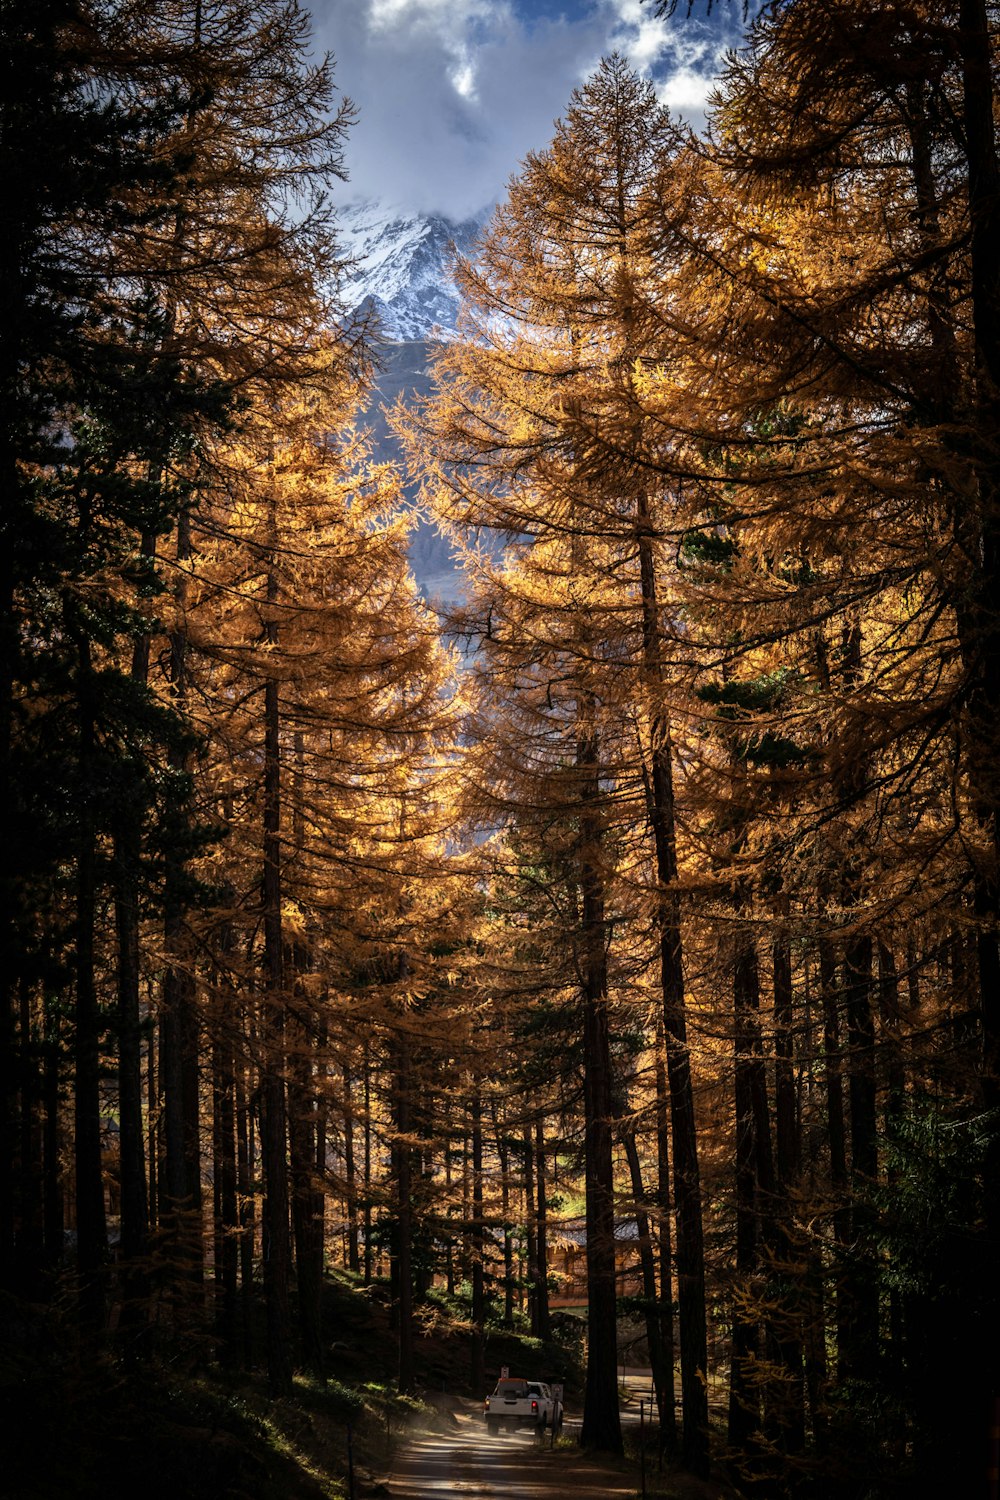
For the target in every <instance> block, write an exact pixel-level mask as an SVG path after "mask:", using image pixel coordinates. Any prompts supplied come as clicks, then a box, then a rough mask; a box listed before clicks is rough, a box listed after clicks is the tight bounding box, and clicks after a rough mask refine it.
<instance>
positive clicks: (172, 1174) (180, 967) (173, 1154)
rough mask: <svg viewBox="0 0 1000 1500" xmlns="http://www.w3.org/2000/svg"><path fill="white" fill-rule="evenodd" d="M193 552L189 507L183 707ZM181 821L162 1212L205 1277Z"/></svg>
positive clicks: (182, 705) (176, 635)
mask: <svg viewBox="0 0 1000 1500" xmlns="http://www.w3.org/2000/svg"><path fill="white" fill-rule="evenodd" d="M190 557H191V518H190V516H189V515H188V513H187V512H186V511H185V512H184V513H182V515H181V516H180V517H179V519H178V524H177V562H178V569H177V579H178V581H177V586H176V596H177V613H178V619H179V621H180V623H179V625H178V626H177V628H176V629H174V630H173V631H172V632H171V635H170V691H171V698H172V702H173V706H174V708H175V709H176V711H177V712H178V713H179V714H182V715H183V714H184V713H185V712H186V704H187V697H188V639H187V629H186V626H185V624H184V620H183V612H184V608H185V604H186V599H187V582H186V579H187V566H188V563H189V560H190ZM169 758H170V764H171V769H172V771H173V772H174V773H175V774H176V775H177V777H178V778H182V777H184V776H186V775H187V773H188V771H189V769H190V766H189V761H190V752H189V751H188V750H187V749H186V748H183V747H180V748H175V749H173V750H171V752H170V757H169ZM185 832H186V830H185V829H183V827H182V826H181V825H180V821H179V819H178V821H177V825H176V826H175V828H174V829H173V843H172V847H168V850H167V856H166V875H165V891H164V947H165V950H166V960H167V961H166V969H165V972H164V977H163V1015H162V1019H161V1023H160V1088H161V1090H162V1093H163V1145H164V1173H163V1174H162V1175H161V1218H162V1219H163V1220H165V1228H166V1230H167V1233H168V1243H169V1251H168V1254H169V1258H170V1259H171V1260H172V1261H173V1262H174V1275H175V1277H178V1278H179V1279H180V1280H181V1281H185V1280H187V1281H193V1282H195V1283H198V1282H200V1281H201V1279H202V1275H203V1255H204V1251H203V1239H202V1224H201V1209H202V1204H201V1138H200V1121H199V1077H198V1041H199V1037H198V1031H199V1026H198V1015H197V1011H196V1008H195V999H194V982H193V978H192V973H191V953H190V943H189V937H188V932H187V923H186V920H185V917H186V908H187V897H186V885H187V875H186V868H185V867H186V858H185V855H184V853H183V848H184V834H185Z"/></svg>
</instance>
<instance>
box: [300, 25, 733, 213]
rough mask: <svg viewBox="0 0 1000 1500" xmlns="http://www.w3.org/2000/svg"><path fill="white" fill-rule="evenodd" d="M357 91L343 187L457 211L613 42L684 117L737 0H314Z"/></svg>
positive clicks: (512, 163) (512, 167)
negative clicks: (662, 15)
mask: <svg viewBox="0 0 1000 1500" xmlns="http://www.w3.org/2000/svg"><path fill="white" fill-rule="evenodd" d="M312 8H313V16H314V23H315V31H316V41H317V45H318V47H320V48H325V49H328V50H330V51H331V52H332V53H333V54H334V57H335V59H336V63H337V74H336V77H337V82H338V85H339V86H340V88H341V89H342V90H343V91H344V93H346V94H348V95H349V96H350V97H351V98H352V99H353V100H354V103H355V104H356V105H357V107H358V110H359V113H360V119H359V122H358V124H357V125H356V126H355V127H354V130H353V131H352V133H351V139H350V142H349V146H348V152H347V158H348V166H349V169H350V173H351V181H350V183H349V185H348V186H347V188H346V189H344V190H343V197H344V200H345V201H346V200H347V199H348V198H353V197H363V198H372V197H377V198H384V199H387V200H388V201H390V202H392V203H394V204H396V205H398V206H399V207H402V208H406V209H413V210H419V211H424V212H427V211H434V212H441V213H446V214H448V215H450V216H452V217H455V218H461V217H464V216H466V215H468V214H472V213H475V212H476V211H477V210H479V209H481V208H484V207H486V206H487V205H488V204H489V203H490V202H492V201H493V200H494V199H495V198H497V197H498V196H501V195H502V194H503V191H504V187H505V184H506V182H507V181H508V179H509V178H510V176H511V175H512V174H513V173H515V172H516V171H517V169H518V165H519V163H520V162H521V161H522V160H523V158H524V155H525V153H526V152H527V151H529V150H531V149H533V148H540V147H544V146H545V145H546V144H547V143H548V141H549V140H550V139H551V135H552V124H553V121H554V120H555V119H556V118H557V117H558V116H559V115H560V114H561V113H562V112H563V110H564V109H565V107H566V104H567V102H568V100H569V96H570V94H571V93H572V91H573V89H574V88H575V87H576V86H577V85H578V84H580V83H581V82H583V80H584V79H585V78H586V77H587V76H588V74H589V73H590V72H591V71H592V70H593V68H594V67H595V66H596V64H597V63H598V62H599V61H600V59H601V57H602V56H604V55H606V54H607V53H609V52H611V51H614V50H617V51H619V52H621V53H623V54H624V55H625V56H626V57H628V58H629V59H630V61H631V62H632V64H633V66H634V67H635V68H636V69H637V70H638V71H639V72H640V73H642V74H644V75H645V76H647V77H649V78H651V79H652V80H653V82H654V84H655V86H656V88H657V92H658V94H659V96H660V99H661V101H662V102H663V103H664V104H666V105H667V106H668V107H669V108H670V109H672V110H673V111H674V112H675V113H679V114H682V115H684V116H685V117H686V118H687V119H689V120H691V121H692V122H693V123H694V124H696V125H697V124H699V123H700V122H701V121H702V120H703V118H704V105H705V100H706V96H707V94H708V91H709V89H710V87H711V80H712V78H713V76H714V75H715V74H716V73H717V71H718V68H719V65H720V62H721V59H722V56H723V53H724V50H725V47H726V45H727V44H733V43H735V42H737V41H738V39H739V36H740V17H741V14H742V6H741V5H740V4H739V3H738V0H729V3H728V4H727V3H726V0H721V3H719V0H717V3H716V5H715V7H714V10H713V14H712V16H711V18H710V19H709V20H706V18H705V16H704V6H703V5H702V6H701V7H696V13H695V14H694V15H693V16H692V17H690V18H689V17H688V16H687V15H686V6H685V5H684V4H683V0H682V5H681V7H680V10H681V13H680V14H678V15H676V16H674V17H673V18H671V19H664V20H658V19H657V18H656V17H655V15H654V14H653V9H652V6H651V5H650V4H642V3H641V0H575V3H574V0H562V3H560V0H313V7H312Z"/></svg>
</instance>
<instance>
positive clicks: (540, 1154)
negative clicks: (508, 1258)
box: [535, 1116, 552, 1339]
mask: <svg viewBox="0 0 1000 1500" xmlns="http://www.w3.org/2000/svg"><path fill="white" fill-rule="evenodd" d="M535 1205H536V1221H537V1225H538V1230H537V1234H536V1245H535V1252H536V1254H537V1256H538V1280H537V1283H536V1288H537V1291H536V1297H537V1317H536V1322H537V1324H538V1337H539V1338H540V1339H547V1338H549V1337H551V1334H552V1321H551V1318H550V1315H549V1217H548V1205H547V1203H546V1201H545V1121H544V1120H543V1119H542V1118H541V1116H539V1118H538V1119H537V1120H536V1121H535Z"/></svg>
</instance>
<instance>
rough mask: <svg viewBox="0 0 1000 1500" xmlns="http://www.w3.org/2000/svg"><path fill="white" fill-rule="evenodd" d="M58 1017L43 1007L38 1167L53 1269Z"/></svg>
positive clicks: (57, 1239) (60, 1218) (59, 1202)
mask: <svg viewBox="0 0 1000 1500" xmlns="http://www.w3.org/2000/svg"><path fill="white" fill-rule="evenodd" d="M61 1032H62V1017H61V1015H60V1013H59V1009H58V1007H57V1006H55V1005H47V1006H46V1010H45V1068H44V1077H43V1089H44V1094H45V1120H44V1124H43V1126H42V1170H43V1174H44V1182H43V1187H42V1193H43V1199H44V1203H43V1219H44V1226H45V1268H46V1270H47V1271H54V1270H55V1269H56V1268H57V1267H58V1265H59V1263H60V1261H61V1260H62V1257H63V1254H64V1250H65V1246H64V1232H65V1212H64V1204H63V1166H62V1152H61V1149H60V1148H61V1145H62V1131H61V1129H60V1090H61V1084H62V1067H61V1062H62V1035H61Z"/></svg>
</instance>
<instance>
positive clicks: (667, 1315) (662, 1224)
mask: <svg viewBox="0 0 1000 1500" xmlns="http://www.w3.org/2000/svg"><path fill="white" fill-rule="evenodd" d="M656 1173H657V1193H656V1201H657V1227H656V1239H657V1246H658V1249H659V1275H660V1342H661V1345H662V1347H663V1376H664V1387H663V1408H662V1409H661V1411H660V1443H661V1446H662V1448H663V1450H664V1452H666V1453H669V1454H674V1453H676V1452H677V1449H678V1446H679V1445H678V1434H677V1406H676V1395H675V1391H674V1287H673V1250H672V1245H671V1236H670V1099H669V1096H668V1093H667V1067H666V1056H665V1050H664V1045H663V1022H662V1018H661V1020H660V1022H659V1024H658V1026H657V1037H656Z"/></svg>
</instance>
